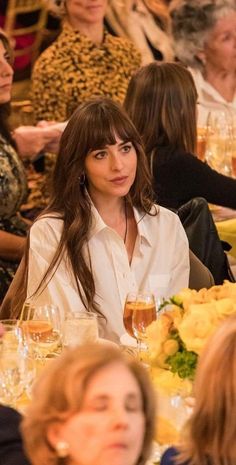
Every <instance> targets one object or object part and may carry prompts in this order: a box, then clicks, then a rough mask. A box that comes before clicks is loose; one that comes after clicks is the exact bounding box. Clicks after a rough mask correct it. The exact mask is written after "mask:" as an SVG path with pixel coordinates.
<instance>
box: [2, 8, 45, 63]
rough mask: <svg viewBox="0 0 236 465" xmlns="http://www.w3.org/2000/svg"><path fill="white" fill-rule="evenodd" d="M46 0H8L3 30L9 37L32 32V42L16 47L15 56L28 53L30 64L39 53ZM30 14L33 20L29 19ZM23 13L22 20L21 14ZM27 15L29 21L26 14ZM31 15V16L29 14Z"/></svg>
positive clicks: (12, 37) (13, 37) (14, 37)
mask: <svg viewBox="0 0 236 465" xmlns="http://www.w3.org/2000/svg"><path fill="white" fill-rule="evenodd" d="M46 4H47V1H46V0H8V4H7V10H6V20H5V24H4V31H5V32H6V34H7V35H8V37H9V38H10V39H13V40H14V39H16V38H17V37H21V36H27V35H28V34H33V36H34V40H33V41H32V44H30V45H28V46H26V47H25V48H19V49H16V50H15V52H14V55H15V57H20V56H23V55H29V56H30V58H31V60H30V61H31V66H32V64H33V63H34V61H35V60H36V58H37V56H38V55H39V51H40V45H41V42H42V39H43V31H44V27H45V24H46V20H47V14H48V13H47V8H46ZM32 14H33V15H34V16H35V18H36V19H35V20H34V21H31V20H30V19H31V18H32ZM21 15H24V18H25V19H24V21H22V16H21ZM28 15H29V21H28V20H27V16H28ZM30 15H31V16H30Z"/></svg>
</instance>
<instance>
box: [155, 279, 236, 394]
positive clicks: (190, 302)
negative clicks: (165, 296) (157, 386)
mask: <svg viewBox="0 0 236 465" xmlns="http://www.w3.org/2000/svg"><path fill="white" fill-rule="evenodd" d="M166 306H167V309H166V310H165V311H164V312H163V310H162V311H161V312H160V315H159V318H158V319H157V320H156V321H154V322H153V323H152V324H151V325H150V326H149V327H148V328H147V338H148V346H149V357H150V363H151V366H152V367H154V371H155V368H159V369H162V370H161V371H160V370H159V371H158V373H159V380H158V381H159V383H163V384H165V383H169V385H171V383H172V382H173V373H174V374H175V375H174V383H175V386H176V385H178V383H179V384H181V381H182V380H185V379H187V380H193V379H194V374H195V370H196V366H197V360H198V356H199V354H200V353H201V351H202V349H203V347H204V346H205V344H206V342H207V340H208V338H209V336H211V335H212V334H213V332H214V331H215V330H216V328H217V327H218V326H219V325H220V323H221V322H222V321H223V320H224V319H225V318H227V316H229V315H231V314H233V313H235V314H236V284H233V283H230V282H228V281H225V282H224V284H223V285H220V286H213V287H212V288H210V289H201V290H200V291H196V290H191V289H184V290H183V291H181V292H180V293H179V294H178V295H175V296H174V297H172V298H171V299H170V300H169V301H165V302H163V304H162V305H161V309H163V307H166ZM163 369H164V370H163ZM162 378H163V379H162ZM154 381H155V379H154Z"/></svg>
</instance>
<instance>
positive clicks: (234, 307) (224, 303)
mask: <svg viewBox="0 0 236 465" xmlns="http://www.w3.org/2000/svg"><path fill="white" fill-rule="evenodd" d="M215 305H216V310H217V314H218V316H219V318H220V319H225V317H227V316H229V315H232V314H233V313H236V304H235V303H234V301H233V300H232V299H229V298H225V299H221V300H217V301H216V303H215Z"/></svg>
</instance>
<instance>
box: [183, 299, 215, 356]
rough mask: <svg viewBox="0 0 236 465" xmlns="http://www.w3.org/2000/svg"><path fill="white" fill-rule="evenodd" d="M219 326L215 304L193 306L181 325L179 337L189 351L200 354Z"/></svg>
mask: <svg viewBox="0 0 236 465" xmlns="http://www.w3.org/2000/svg"><path fill="white" fill-rule="evenodd" d="M217 325H218V317H217V312H216V306H215V303H214V302H212V303H206V304H194V305H191V307H190V309H189V312H188V313H187V314H186V315H185V316H184V318H183V320H182V322H181V323H180V325H179V328H178V330H179V335H180V337H181V339H182V341H183V342H184V344H185V345H186V348H187V350H190V351H193V352H196V353H197V354H199V353H200V352H201V350H202V348H203V347H204V345H205V343H206V341H207V339H208V337H209V336H210V335H211V334H212V333H213V331H214V330H215V329H216V327H217Z"/></svg>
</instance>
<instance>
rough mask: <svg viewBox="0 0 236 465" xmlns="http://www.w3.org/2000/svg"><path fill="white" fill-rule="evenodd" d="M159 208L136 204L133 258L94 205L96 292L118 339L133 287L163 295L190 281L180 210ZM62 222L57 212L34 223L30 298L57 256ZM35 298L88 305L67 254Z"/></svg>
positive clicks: (70, 306) (67, 307)
mask: <svg viewBox="0 0 236 465" xmlns="http://www.w3.org/2000/svg"><path fill="white" fill-rule="evenodd" d="M153 208H154V207H153ZM156 208H157V211H158V212H157V215H156V216H150V215H148V214H144V213H140V212H139V211H138V210H137V209H135V208H134V215H135V219H136V222H137V229H138V234H137V238H136V243H135V247H134V251H133V257H132V261H131V264H130V263H129V260H128V255H127V251H126V248H125V244H124V242H123V240H122V238H121V237H120V236H119V235H118V234H117V233H116V231H114V230H113V229H111V228H110V227H109V226H107V225H106V224H105V223H104V221H103V220H102V218H101V216H100V215H99V213H98V211H97V210H96V208H95V207H94V206H92V213H93V225H92V228H91V231H90V235H89V241H88V248H89V253H90V257H91V265H92V272H93V278H94V282H95V289H96V297H95V298H96V301H97V303H98V304H99V306H100V309H101V312H102V313H103V314H104V315H105V317H106V318H107V323H106V328H105V334H104V335H105V337H108V338H111V339H117V337H120V336H121V335H122V334H123V333H124V332H125V329H124V325H123V309H124V303H125V298H126V295H127V293H128V292H130V291H137V290H139V289H142V290H147V291H151V292H153V293H154V294H155V296H156V298H162V297H169V296H171V295H173V294H175V293H176V292H178V291H179V290H180V289H182V288H183V287H186V286H188V280H189V249H188V240H187V237H186V234H185V231H184V229H183V227H182V224H181V222H180V220H179V218H178V216H177V215H176V214H175V213H173V212H171V211H169V210H167V209H165V208H163V207H157V206H156ZM62 227H63V221H62V220H61V219H58V218H57V217H56V216H55V215H54V216H53V217H52V216H51V217H50V218H49V217H46V216H45V217H42V218H40V219H39V220H38V221H36V222H35V223H34V224H33V226H32V228H31V231H30V250H29V277H28V290H27V297H28V298H30V297H31V295H32V294H33V293H34V292H35V290H36V289H37V286H38V284H39V282H40V280H41V279H42V277H43V275H44V273H45V272H46V270H47V268H48V266H49V264H50V263H51V261H52V258H53V256H54V253H55V250H56V248H57V246H58V243H59V241H60V237H61V232H62ZM85 253H86V248H85ZM33 301H34V303H35V304H36V305H42V304H45V303H54V304H56V305H58V306H59V308H60V309H61V310H62V311H63V312H65V313H66V312H67V311H73V312H79V311H81V310H84V308H83V304H82V302H81V299H80V297H79V294H78V291H77V288H76V284H75V279H74V277H73V274H72V271H71V268H70V265H69V263H68V259H67V256H66V255H65V256H64V257H63V260H62V261H61V262H60V264H59V266H58V268H57V270H56V272H55V274H54V275H53V276H52V278H51V280H50V281H49V282H48V284H47V285H46V286H45V289H44V290H43V291H42V292H41V293H37V296H36V297H34V298H33Z"/></svg>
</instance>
